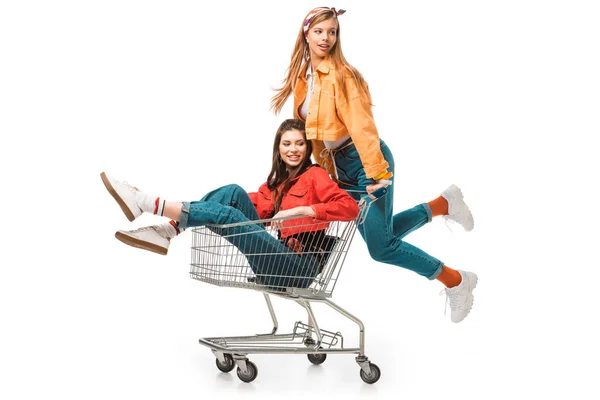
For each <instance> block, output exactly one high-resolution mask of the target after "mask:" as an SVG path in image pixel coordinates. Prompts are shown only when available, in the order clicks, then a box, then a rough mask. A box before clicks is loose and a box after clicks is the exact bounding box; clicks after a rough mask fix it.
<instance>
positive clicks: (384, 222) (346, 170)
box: [334, 140, 444, 279]
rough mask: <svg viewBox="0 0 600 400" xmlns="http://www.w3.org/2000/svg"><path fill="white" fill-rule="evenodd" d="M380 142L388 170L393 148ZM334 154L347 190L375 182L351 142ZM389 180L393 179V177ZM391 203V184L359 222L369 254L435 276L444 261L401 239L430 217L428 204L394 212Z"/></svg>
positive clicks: (362, 187)
mask: <svg viewBox="0 0 600 400" xmlns="http://www.w3.org/2000/svg"><path fill="white" fill-rule="evenodd" d="M380 145H381V152H382V153H383V157H384V158H385V160H386V161H387V162H388V163H389V164H390V166H389V168H388V170H389V171H392V172H394V157H393V156H392V152H391V151H390V149H389V148H388V147H387V145H386V144H385V143H384V142H383V140H382V141H380ZM334 157H335V165H336V171H337V175H338V179H339V180H340V182H341V183H340V187H342V188H344V189H346V190H351V189H354V190H360V189H364V188H365V187H366V186H368V185H370V184H373V183H375V181H374V180H373V179H368V178H367V177H366V175H365V171H364V168H363V166H362V162H361V160H360V157H359V156H358V152H357V151H356V147H355V146H354V144H350V145H349V146H346V147H344V148H342V149H341V150H338V151H335V152H334ZM391 180H392V181H393V180H394V177H392V178H391ZM350 194H351V195H352V196H353V197H354V198H355V199H357V200H358V199H359V198H360V196H361V194H359V193H355V192H350ZM362 196H364V194H362ZM393 204H394V185H393V184H392V185H390V186H389V187H388V191H387V192H386V194H385V195H384V196H383V197H382V198H380V199H379V200H377V201H376V202H375V203H373V205H372V206H371V208H370V209H369V213H368V215H367V218H366V220H365V222H364V223H363V224H362V225H359V226H358V229H359V232H360V234H361V236H362V237H363V239H364V240H365V242H366V243H367V248H368V249H369V254H370V255H371V257H372V258H373V259H374V260H376V261H380V262H383V263H386V264H392V265H396V266H398V267H403V268H406V269H409V270H411V271H414V272H416V273H417V274H419V275H422V276H424V277H426V278H428V279H435V278H437V277H438V275H439V274H440V272H441V271H442V267H443V266H444V263H443V262H441V261H440V260H438V259H436V258H434V257H432V256H430V255H429V254H427V253H425V252H424V251H423V250H421V249H419V248H418V247H415V246H413V245H411V244H409V243H407V242H405V241H404V240H403V239H404V237H405V236H406V235H408V234H409V233H411V232H413V231H414V230H416V229H419V228H420V227H422V226H423V225H425V224H426V223H428V222H430V221H431V218H432V214H431V208H430V207H429V205H428V204H427V203H424V204H419V205H417V206H415V207H413V208H411V209H408V210H405V211H402V212H401V213H399V214H396V215H394V213H393V210H392V207H393Z"/></svg>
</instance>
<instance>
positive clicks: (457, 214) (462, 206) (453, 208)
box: [442, 185, 475, 231]
mask: <svg viewBox="0 0 600 400" xmlns="http://www.w3.org/2000/svg"><path fill="white" fill-rule="evenodd" d="M442 197H443V198H445V199H446V200H447V201H448V215H444V219H445V220H446V221H451V222H456V223H458V224H460V225H462V227H463V228H464V229H465V231H470V230H472V229H473V227H474V226H475V222H474V221H473V214H471V210H469V207H467V204H466V203H465V201H464V200H463V194H462V191H461V190H460V188H459V187H458V186H456V185H451V186H450V187H449V188H448V189H446V190H444V192H443V193H442Z"/></svg>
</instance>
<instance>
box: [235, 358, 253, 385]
mask: <svg viewBox="0 0 600 400" xmlns="http://www.w3.org/2000/svg"><path fill="white" fill-rule="evenodd" d="M246 369H247V372H246V373H244V372H243V371H242V370H241V369H240V367H238V369H237V376H238V378H240V379H241V380H242V381H244V382H246V383H248V382H252V381H253V380H255V379H256V376H257V375H258V368H256V365H254V363H253V362H251V361H246Z"/></svg>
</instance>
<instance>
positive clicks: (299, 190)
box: [101, 119, 359, 287]
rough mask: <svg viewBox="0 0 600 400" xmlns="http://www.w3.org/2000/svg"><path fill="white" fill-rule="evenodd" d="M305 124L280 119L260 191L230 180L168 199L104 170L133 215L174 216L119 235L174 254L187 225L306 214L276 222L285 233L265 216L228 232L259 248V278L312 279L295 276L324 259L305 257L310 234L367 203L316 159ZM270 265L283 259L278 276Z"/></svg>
mask: <svg viewBox="0 0 600 400" xmlns="http://www.w3.org/2000/svg"><path fill="white" fill-rule="evenodd" d="M304 129H305V128H304V122H302V121H300V120H295V119H288V120H285V121H284V122H283V123H282V124H281V125H280V127H279V129H278V130H277V134H276V135H275V141H274V143H273V164H272V167H271V172H270V173H269V175H268V178H267V182H266V183H264V184H263V185H262V186H261V187H260V188H259V189H258V192H256V193H246V192H245V191H244V189H242V188H241V187H240V186H238V185H228V186H224V187H221V188H219V189H217V190H214V191H212V192H210V193H208V194H206V195H205V196H204V197H203V198H202V199H201V200H200V201H193V202H168V201H166V200H163V199H161V198H159V197H156V196H150V195H148V194H146V193H144V192H142V191H140V190H138V189H137V188H134V187H132V186H130V185H128V184H127V183H124V182H119V181H117V180H115V179H113V178H112V177H110V176H108V175H107V174H106V173H104V172H103V173H102V174H101V177H102V181H103V182H104V185H105V186H106V188H107V190H108V191H109V192H110V194H111V195H112V196H113V197H114V199H115V200H116V201H117V203H118V204H119V205H120V206H121V209H122V210H123V212H124V213H125V215H126V216H127V218H128V219H129V220H130V221H133V220H134V219H135V218H137V217H139V216H140V215H141V214H142V213H143V212H147V213H152V214H155V215H159V216H165V217H167V218H170V219H171V221H170V222H168V223H164V224H162V225H154V226H148V227H144V228H141V229H136V230H133V231H118V232H117V233H116V234H115V236H116V237H117V239H119V240H120V241H122V242H123V243H125V244H128V245H130V246H134V247H138V248H141V249H144V250H149V251H152V252H155V253H158V254H163V255H166V254H167V251H168V249H169V244H170V241H171V239H173V238H174V237H176V236H177V235H178V234H179V233H180V232H181V231H182V230H183V229H185V228H187V227H195V226H204V225H223V224H235V223H240V222H247V221H254V220H259V219H268V218H280V217H281V218H282V217H290V216H298V217H299V218H297V219H296V218H295V219H293V220H286V221H283V222H282V221H275V222H273V225H275V227H276V228H279V229H280V236H281V239H282V241H279V240H277V239H275V238H274V237H273V236H271V235H270V234H269V233H268V232H267V231H266V230H265V229H264V228H263V227H262V225H261V224H247V225H242V226H240V227H239V228H238V229H239V232H236V233H240V234H241V235H233V236H228V238H227V240H229V241H231V242H232V244H234V245H236V246H237V247H238V248H239V249H240V251H241V252H242V253H244V254H252V255H248V256H247V258H248V262H249V264H250V266H251V267H252V269H253V270H254V272H255V273H256V275H257V280H258V281H259V283H262V284H266V285H269V286H292V285H293V286H298V287H307V286H308V285H310V282H311V279H292V278H291V277H298V276H300V277H311V278H312V277H314V276H315V275H316V274H317V272H318V269H319V262H318V260H317V259H316V258H314V257H307V256H306V255H304V256H303V257H299V256H298V254H297V252H301V250H302V247H306V246H310V243H306V240H308V239H309V238H310V235H313V236H314V235H317V236H318V235H319V234H320V233H322V232H323V229H325V228H327V226H328V222H327V221H351V220H353V219H355V218H356V217H357V216H358V212H359V210H358V206H357V204H356V201H355V200H354V199H352V197H350V195H348V193H347V192H346V191H344V190H342V189H340V188H339V187H338V186H337V184H336V183H335V182H333V181H332V180H331V179H330V178H329V175H328V174H327V172H326V171H325V170H324V169H322V168H321V167H319V166H317V165H313V164H312V162H311V160H310V154H311V151H312V148H311V143H310V141H307V140H306V135H305V131H304ZM246 233H251V234H252V236H251V238H252V240H244V239H243V237H244V236H245V235H244V234H246ZM291 239H293V240H291ZM303 240H304V243H303ZM283 243H287V244H288V245H287V246H286V245H285V244H283ZM257 249H261V251H260V252H261V253H262V254H264V253H269V254H270V256H269V259H268V260H266V259H265V257H266V256H264V255H262V256H261V255H260V254H256V253H257ZM272 254H278V255H277V256H272ZM274 257H275V258H276V259H274ZM265 261H268V262H265ZM274 263H275V264H274ZM270 265H277V266H278V267H277V268H278V269H277V276H278V277H277V278H275V277H273V276H270V275H273V273H272V271H268V268H269V266H270ZM261 277H262V279H261Z"/></svg>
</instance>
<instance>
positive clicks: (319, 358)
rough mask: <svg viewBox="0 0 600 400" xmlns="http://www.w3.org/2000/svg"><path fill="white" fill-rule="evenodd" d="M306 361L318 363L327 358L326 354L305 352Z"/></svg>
mask: <svg viewBox="0 0 600 400" xmlns="http://www.w3.org/2000/svg"><path fill="white" fill-rule="evenodd" d="M307 356H308V361H310V362H311V363H313V364H315V365H320V364H323V363H324V362H325V360H326V359H327V354H307Z"/></svg>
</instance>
